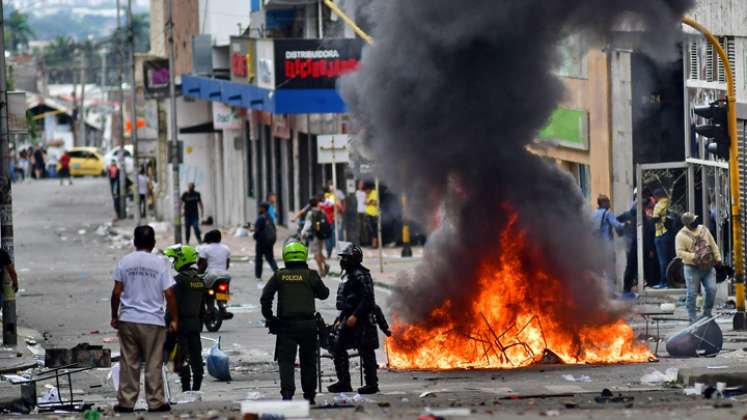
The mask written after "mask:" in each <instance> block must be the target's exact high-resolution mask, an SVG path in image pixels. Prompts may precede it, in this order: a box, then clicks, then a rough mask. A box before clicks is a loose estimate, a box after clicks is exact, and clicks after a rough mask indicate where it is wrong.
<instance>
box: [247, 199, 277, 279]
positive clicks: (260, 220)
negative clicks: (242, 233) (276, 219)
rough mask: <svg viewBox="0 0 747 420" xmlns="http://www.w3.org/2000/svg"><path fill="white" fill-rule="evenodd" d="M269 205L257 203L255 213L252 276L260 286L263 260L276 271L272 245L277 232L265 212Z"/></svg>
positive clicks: (273, 245)
mask: <svg viewBox="0 0 747 420" xmlns="http://www.w3.org/2000/svg"><path fill="white" fill-rule="evenodd" d="M269 208H270V205H269V204H268V203H262V204H260V205H259V214H258V215H257V221H256V222H255V223H254V228H253V229H252V230H253V232H254V235H253V237H254V240H255V243H256V247H255V257H254V277H255V278H256V279H257V285H258V286H262V266H263V265H264V262H263V260H267V263H268V264H270V268H272V272H273V273H275V272H276V271H278V265H277V263H276V262H275V255H274V247H275V241H276V240H277V232H276V230H275V223H273V222H272V218H271V217H270V215H269V214H268V213H267V211H268V209H269Z"/></svg>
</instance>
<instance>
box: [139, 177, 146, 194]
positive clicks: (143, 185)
mask: <svg viewBox="0 0 747 420" xmlns="http://www.w3.org/2000/svg"><path fill="white" fill-rule="evenodd" d="M137 193H138V194H140V195H147V194H148V177H147V176H145V175H138V176H137Z"/></svg>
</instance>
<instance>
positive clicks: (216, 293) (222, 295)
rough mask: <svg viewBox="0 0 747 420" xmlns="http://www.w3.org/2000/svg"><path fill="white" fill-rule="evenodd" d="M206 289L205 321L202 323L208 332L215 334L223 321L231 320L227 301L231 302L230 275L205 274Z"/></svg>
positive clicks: (231, 315) (231, 316)
mask: <svg viewBox="0 0 747 420" xmlns="http://www.w3.org/2000/svg"><path fill="white" fill-rule="evenodd" d="M204 281H205V286H206V287H207V289H208V292H207V298H206V299H205V319H204V320H203V323H204V324H205V328H206V329H207V330H208V331H210V332H216V331H218V330H219V329H220V327H221V325H223V320H224V319H231V318H233V314H232V313H230V312H228V310H227V307H228V301H229V300H231V275H230V274H228V273H207V274H205V277H204Z"/></svg>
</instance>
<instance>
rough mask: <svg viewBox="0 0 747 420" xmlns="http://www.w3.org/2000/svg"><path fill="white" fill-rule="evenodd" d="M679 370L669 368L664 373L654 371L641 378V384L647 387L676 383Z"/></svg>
mask: <svg viewBox="0 0 747 420" xmlns="http://www.w3.org/2000/svg"><path fill="white" fill-rule="evenodd" d="M678 372H679V369H677V368H669V369H667V370H665V371H664V373H662V372H661V371H659V370H656V369H652V370H651V371H650V372H649V373H647V374H645V375H643V376H641V383H642V384H645V385H661V384H665V383H670V382H675V381H676V380H677V373H678Z"/></svg>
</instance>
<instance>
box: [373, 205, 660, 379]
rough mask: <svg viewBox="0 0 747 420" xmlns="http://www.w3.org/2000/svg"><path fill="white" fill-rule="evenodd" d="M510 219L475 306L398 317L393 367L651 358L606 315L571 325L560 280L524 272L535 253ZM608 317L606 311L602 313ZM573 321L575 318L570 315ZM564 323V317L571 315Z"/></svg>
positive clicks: (390, 342) (391, 346)
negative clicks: (411, 318)
mask: <svg viewBox="0 0 747 420" xmlns="http://www.w3.org/2000/svg"><path fill="white" fill-rule="evenodd" d="M516 219H517V218H516V217H513V218H512V219H511V221H510V222H509V225H508V226H507V228H506V229H505V230H504V231H503V234H502V235H501V236H502V237H501V245H502V246H501V248H502V249H501V257H500V258H499V261H498V263H497V264H496V263H486V264H485V265H484V267H481V269H480V270H479V271H480V273H481V275H480V278H479V280H478V281H477V284H476V288H477V290H476V292H475V298H474V299H473V300H472V303H471V306H470V307H466V308H456V307H455V304H454V303H453V302H452V301H451V300H446V301H444V302H443V304H442V305H441V306H440V307H438V308H436V309H434V310H433V311H432V312H431V313H430V316H429V317H428V319H427V320H425V321H421V322H417V323H413V324H407V323H404V322H403V321H402V320H401V319H399V318H398V317H397V316H396V314H394V315H393V317H392V320H393V328H392V333H393V334H392V337H391V338H389V339H387V342H386V350H387V355H388V359H389V367H390V368H392V369H467V368H477V369H496V368H501V369H502V368H517V367H523V366H528V365H531V364H534V363H539V362H542V361H543V360H548V361H549V360H553V361H554V362H560V363H566V364H601V363H604V364H607V363H634V362H647V361H651V360H653V358H654V356H653V355H652V353H651V352H650V350H649V349H648V347H647V346H646V345H645V343H641V342H638V341H637V340H635V338H634V335H633V329H632V328H631V327H630V326H629V325H628V324H627V323H626V322H625V321H624V320H622V319H612V320H605V318H608V317H605V316H600V317H599V319H597V320H594V321H592V322H586V323H585V324H582V325H568V323H567V322H563V321H562V320H561V319H559V318H561V317H560V316H558V315H559V314H561V315H562V314H565V315H568V314H573V313H574V308H576V302H575V301H574V299H573V297H572V296H569V292H568V291H567V289H566V288H564V285H563V284H562V283H561V281H560V280H559V279H557V278H554V277H552V276H550V275H548V274H547V273H545V272H544V271H543V270H542V269H539V270H537V269H533V270H531V273H530V272H527V271H529V270H526V269H524V268H523V265H522V256H526V255H536V254H538V251H536V250H534V249H532V247H531V246H530V245H529V244H528V241H527V239H526V235H525V234H523V232H521V231H519V229H518V228H517V227H516ZM602 315H606V314H602ZM571 317H572V315H571ZM566 319H567V318H566Z"/></svg>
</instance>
